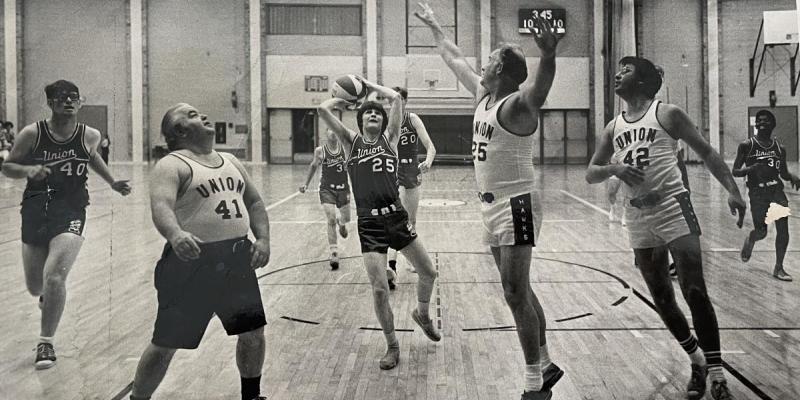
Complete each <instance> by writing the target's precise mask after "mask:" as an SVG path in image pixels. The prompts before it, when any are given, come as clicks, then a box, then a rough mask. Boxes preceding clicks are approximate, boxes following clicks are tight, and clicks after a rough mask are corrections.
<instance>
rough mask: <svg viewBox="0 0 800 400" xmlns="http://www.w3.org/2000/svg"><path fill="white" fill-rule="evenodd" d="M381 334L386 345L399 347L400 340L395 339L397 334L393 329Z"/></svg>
mask: <svg viewBox="0 0 800 400" xmlns="http://www.w3.org/2000/svg"><path fill="white" fill-rule="evenodd" d="M383 336H384V337H385V338H386V345H387V346H388V347H400V342H398V341H397V336H396V335H395V334H394V331H392V332H391V333H384V334H383Z"/></svg>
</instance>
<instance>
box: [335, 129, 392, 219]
mask: <svg viewBox="0 0 800 400" xmlns="http://www.w3.org/2000/svg"><path fill="white" fill-rule="evenodd" d="M397 164H398V163H397V155H395V153H394V151H392V149H391V147H390V146H389V142H388V141H387V140H386V137H385V136H384V135H380V136H378V138H377V139H375V141H374V142H372V143H370V142H367V141H366V140H364V136H363V135H358V136H356V139H355V140H354V141H353V148H352V150H351V151H350V158H349V159H348V161H347V169H348V172H349V173H350V181H351V182H352V183H353V197H355V200H356V207H358V208H370V209H372V208H381V207H386V206H388V205H390V204H394V202H395V201H397V199H398V197H399V194H398V190H397Z"/></svg>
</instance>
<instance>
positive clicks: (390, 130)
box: [362, 79, 404, 150]
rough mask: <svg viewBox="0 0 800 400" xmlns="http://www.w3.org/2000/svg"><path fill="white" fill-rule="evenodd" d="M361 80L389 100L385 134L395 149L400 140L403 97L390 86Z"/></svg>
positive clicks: (371, 89)
mask: <svg viewBox="0 0 800 400" xmlns="http://www.w3.org/2000/svg"><path fill="white" fill-rule="evenodd" d="M362 82H364V85H366V87H367V88H368V89H369V90H370V91H374V92H376V93H377V94H378V95H380V96H381V97H383V98H385V99H386V100H388V101H389V107H391V109H390V110H389V121H388V124H387V126H386V132H385V134H386V139H387V140H388V141H389V144H391V146H392V148H393V149H395V150H397V141H398V140H400V125H401V124H402V123H403V110H404V107H403V97H402V96H400V93H397V92H395V91H394V89H392V88H388V87H386V86H381V85H378V84H376V83H372V82H370V81H368V80H366V79H362Z"/></svg>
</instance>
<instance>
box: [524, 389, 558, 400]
mask: <svg viewBox="0 0 800 400" xmlns="http://www.w3.org/2000/svg"><path fill="white" fill-rule="evenodd" d="M551 398H553V392H551V391H549V390H540V391H538V392H525V393H522V399H521V400H550V399H551Z"/></svg>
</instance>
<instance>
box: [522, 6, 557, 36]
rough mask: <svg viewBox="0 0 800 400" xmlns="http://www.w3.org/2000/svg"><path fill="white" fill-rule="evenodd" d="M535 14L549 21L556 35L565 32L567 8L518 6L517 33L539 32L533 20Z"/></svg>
mask: <svg viewBox="0 0 800 400" xmlns="http://www.w3.org/2000/svg"><path fill="white" fill-rule="evenodd" d="M536 16H538V17H539V18H542V19H544V20H546V21H547V22H549V23H550V25H551V26H552V27H553V28H555V30H556V34H557V35H564V34H565V33H567V10H565V9H563V8H520V9H519V33H534V32H536V33H539V28H537V27H536V23H535V22H534V18H536Z"/></svg>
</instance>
